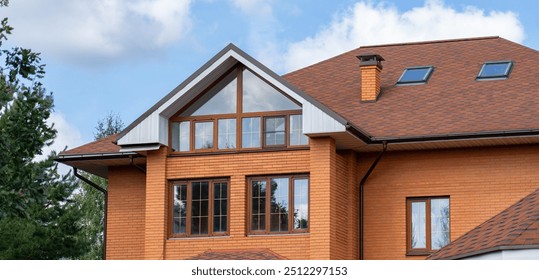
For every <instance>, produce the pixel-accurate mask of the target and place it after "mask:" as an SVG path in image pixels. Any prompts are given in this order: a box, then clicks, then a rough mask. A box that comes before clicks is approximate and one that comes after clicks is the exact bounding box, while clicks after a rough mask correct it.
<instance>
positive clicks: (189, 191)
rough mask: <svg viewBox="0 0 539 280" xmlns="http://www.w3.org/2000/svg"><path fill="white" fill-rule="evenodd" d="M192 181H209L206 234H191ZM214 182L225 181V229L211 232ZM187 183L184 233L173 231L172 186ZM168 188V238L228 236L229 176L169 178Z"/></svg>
mask: <svg viewBox="0 0 539 280" xmlns="http://www.w3.org/2000/svg"><path fill="white" fill-rule="evenodd" d="M193 182H209V186H210V187H209V191H208V197H209V199H208V200H209V202H208V234H191V219H192V213H191V210H192V209H191V208H192V203H193V200H192V183H193ZM214 183H226V184H227V190H226V191H227V209H226V216H227V221H226V231H222V232H213V224H214V221H213V219H214V213H213V210H214V204H215V202H214ZM181 184H185V185H187V206H186V208H187V209H186V223H185V227H186V228H185V233H174V186H175V185H181ZM168 186H169V190H168V196H169V199H167V201H168V203H169V207H168V208H169V211H168V212H169V218H168V233H169V238H199V237H220V236H229V235H230V178H213V179H207V178H202V179H189V180H186V179H179V180H170V181H169V184H168Z"/></svg>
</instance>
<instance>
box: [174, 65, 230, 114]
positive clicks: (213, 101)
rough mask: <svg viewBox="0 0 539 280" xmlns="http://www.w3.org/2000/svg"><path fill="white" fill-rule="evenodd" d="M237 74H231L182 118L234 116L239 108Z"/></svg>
mask: <svg viewBox="0 0 539 280" xmlns="http://www.w3.org/2000/svg"><path fill="white" fill-rule="evenodd" d="M235 77H236V73H235V72H233V73H231V74H229V75H228V76H227V77H226V78H225V79H223V80H222V81H221V82H219V83H218V84H217V85H216V86H215V87H214V88H212V89H210V90H209V91H208V93H206V94H205V95H204V96H203V97H202V98H201V99H199V100H197V101H196V102H195V103H194V105H193V106H191V108H189V109H187V110H186V111H185V112H184V113H182V116H203V115H217V114H234V113H236V111H237V110H236V107H237V105H236V104H237V90H236V88H237V80H236V78H235Z"/></svg>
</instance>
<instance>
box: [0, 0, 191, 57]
mask: <svg viewBox="0 0 539 280" xmlns="http://www.w3.org/2000/svg"><path fill="white" fill-rule="evenodd" d="M190 5H191V0H78V1H71V0H48V1H43V0H17V1H11V2H10V6H9V7H8V8H3V11H5V12H7V17H8V18H9V21H10V23H11V25H12V26H13V27H15V30H14V32H13V35H12V36H11V37H10V41H11V40H14V41H16V42H17V44H20V45H24V46H25V47H30V48H33V49H36V50H38V51H39V52H44V53H47V54H52V55H54V56H56V57H60V58H62V59H65V60H68V61H75V62H78V63H80V62H83V63H91V62H95V61H106V60H110V59H117V58H124V57H127V56H129V55H131V54H133V53H140V52H148V53H149V52H151V51H155V50H156V49H159V48H163V47H166V46H167V45H169V44H172V43H174V42H177V41H178V40H180V39H181V38H182V37H183V36H185V34H186V33H187V32H189V30H190V27H191V19H190Z"/></svg>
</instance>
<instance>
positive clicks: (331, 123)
mask: <svg viewBox="0 0 539 280" xmlns="http://www.w3.org/2000/svg"><path fill="white" fill-rule="evenodd" d="M231 59H233V60H234V61H235V62H239V63H241V64H243V65H245V66H246V67H247V68H249V69H251V70H252V71H253V72H254V73H256V74H257V75H259V76H260V77H262V78H263V79H265V80H266V81H268V82H269V83H270V84H272V85H274V86H275V87H277V88H278V89H279V90H281V91H282V92H284V93H286V94H287V95H288V96H290V97H291V98H292V99H294V100H296V101H297V102H299V103H301V104H302V107H303V132H304V133H305V134H317V133H330V132H344V131H346V127H345V125H344V124H343V123H341V122H339V121H338V120H336V119H334V118H333V117H331V116H330V115H328V114H327V113H326V112H324V111H323V110H322V109H320V108H319V107H318V106H316V105H314V104H312V103H311V102H309V101H307V100H305V98H303V97H302V96H300V95H299V94H298V93H297V92H296V91H295V90H293V89H291V88H290V87H288V86H286V85H284V84H283V83H281V82H280V81H279V80H278V79H276V78H275V77H274V75H275V76H277V75H276V74H273V73H268V72H267V71H265V70H263V69H261V68H260V67H258V66H257V65H256V63H258V62H256V61H255V62H253V61H251V59H249V58H246V57H244V56H243V55H241V54H239V53H238V52H236V51H235V50H234V49H233V48H230V49H229V50H228V51H226V53H224V54H223V55H221V56H220V57H218V58H217V59H216V60H215V62H213V63H212V64H211V65H209V66H208V67H207V68H206V69H204V70H203V71H202V72H201V73H200V74H199V75H197V76H195V77H194V78H193V79H192V80H191V81H190V82H189V83H188V84H186V85H184V86H183V87H181V88H179V89H178V91H177V92H176V93H174V94H173V95H172V96H171V97H170V98H169V99H168V100H166V101H165V102H164V103H163V104H161V105H160V106H159V107H158V108H157V109H156V110H154V111H153V112H151V113H150V114H149V115H148V116H147V117H146V118H145V119H143V120H142V121H140V122H139V123H138V124H137V125H136V126H134V127H133V128H131V129H130V130H129V131H128V132H127V133H126V134H124V135H123V136H122V137H121V138H119V139H118V140H117V142H118V145H120V146H124V145H139V144H149V143H160V144H162V145H166V146H168V118H169V117H171V115H172V114H173V113H174V112H172V111H173V110H171V108H174V107H177V106H174V105H175V104H176V102H178V100H179V99H180V98H181V97H182V96H184V95H185V94H186V93H188V92H189V91H191V90H192V89H193V88H196V86H197V85H199V84H200V83H205V84H208V82H212V81H213V80H214V79H217V78H219V76H216V75H213V76H212V73H215V72H219V73H221V72H223V71H216V70H220V69H219V68H222V67H226V68H227V70H228V68H230V67H233V66H234V64H235V63H230V60H231ZM252 60H254V59H252ZM209 79H211V80H210V81H208V80H209ZM171 112H172V113H171Z"/></svg>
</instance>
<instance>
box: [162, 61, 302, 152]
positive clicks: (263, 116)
mask: <svg viewBox="0 0 539 280" xmlns="http://www.w3.org/2000/svg"><path fill="white" fill-rule="evenodd" d="M244 68H245V67H244V66H242V65H239V66H237V67H236V68H235V71H236V80H237V89H236V113H231V114H216V115H203V116H181V114H182V113H183V111H185V110H186V109H187V108H189V107H190V106H192V105H193V104H194V103H195V102H196V99H195V100H193V101H191V102H189V104H187V105H186V106H185V107H184V108H183V109H182V110H180V111H179V112H177V113H176V114H174V116H173V117H171V118H170V120H169V128H168V129H169V139H168V140H169V143H171V144H170V145H169V153H170V154H175V155H178V154H197V153H219V152H230V151H263V150H282V149H298V148H307V147H308V146H309V142H307V144H305V145H290V116H291V115H302V110H301V109H299V110H284V111H268V112H250V113H244V112H243V111H242V110H243V100H242V94H243V93H242V88H243V75H242V72H243V70H244ZM232 71H234V70H232ZM232 71H228V72H227V73H225V74H224V75H223V76H222V77H221V78H220V79H219V80H218V81H216V82H214V83H212V84H211V85H209V86H208V88H206V89H205V90H204V91H203V92H202V94H201V95H200V96H202V95H204V94H205V93H206V92H208V91H209V90H211V88H212V87H214V86H215V85H217V84H218V83H219V82H220V81H221V80H222V79H224V78H226V77H227V75H229V74H230V72H232ZM253 73H254V72H253ZM254 74H255V75H257V74H256V73H254ZM257 76H258V75H257ZM258 77H259V78H260V79H262V80H263V81H264V82H266V83H268V84H269V85H270V86H272V87H273V88H275V89H276V90H277V91H279V93H281V94H282V95H284V96H285V97H287V98H289V99H290V101H292V102H294V103H296V104H297V105H299V106H301V104H299V103H298V102H296V101H295V100H292V99H291V98H290V97H289V96H288V95H287V94H286V93H284V92H282V91H280V90H279V89H277V88H276V87H274V86H273V85H272V84H271V83H269V82H268V81H266V80H265V79H264V78H262V77H260V76H258ZM252 117H259V118H260V121H261V123H260V147H253V148H243V147H242V144H243V143H242V131H243V128H242V119H243V118H252ZM270 117H285V144H284V145H266V135H265V130H266V129H265V128H266V118H270ZM220 119H236V148H235V149H219V142H218V141H219V135H218V132H219V131H218V127H219V120H220ZM184 121H188V122H189V127H190V137H189V139H190V142H191V143H190V145H189V151H174V150H173V149H172V140H173V139H172V123H176V122H184ZM210 121H212V122H213V148H211V149H195V123H197V122H210Z"/></svg>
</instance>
